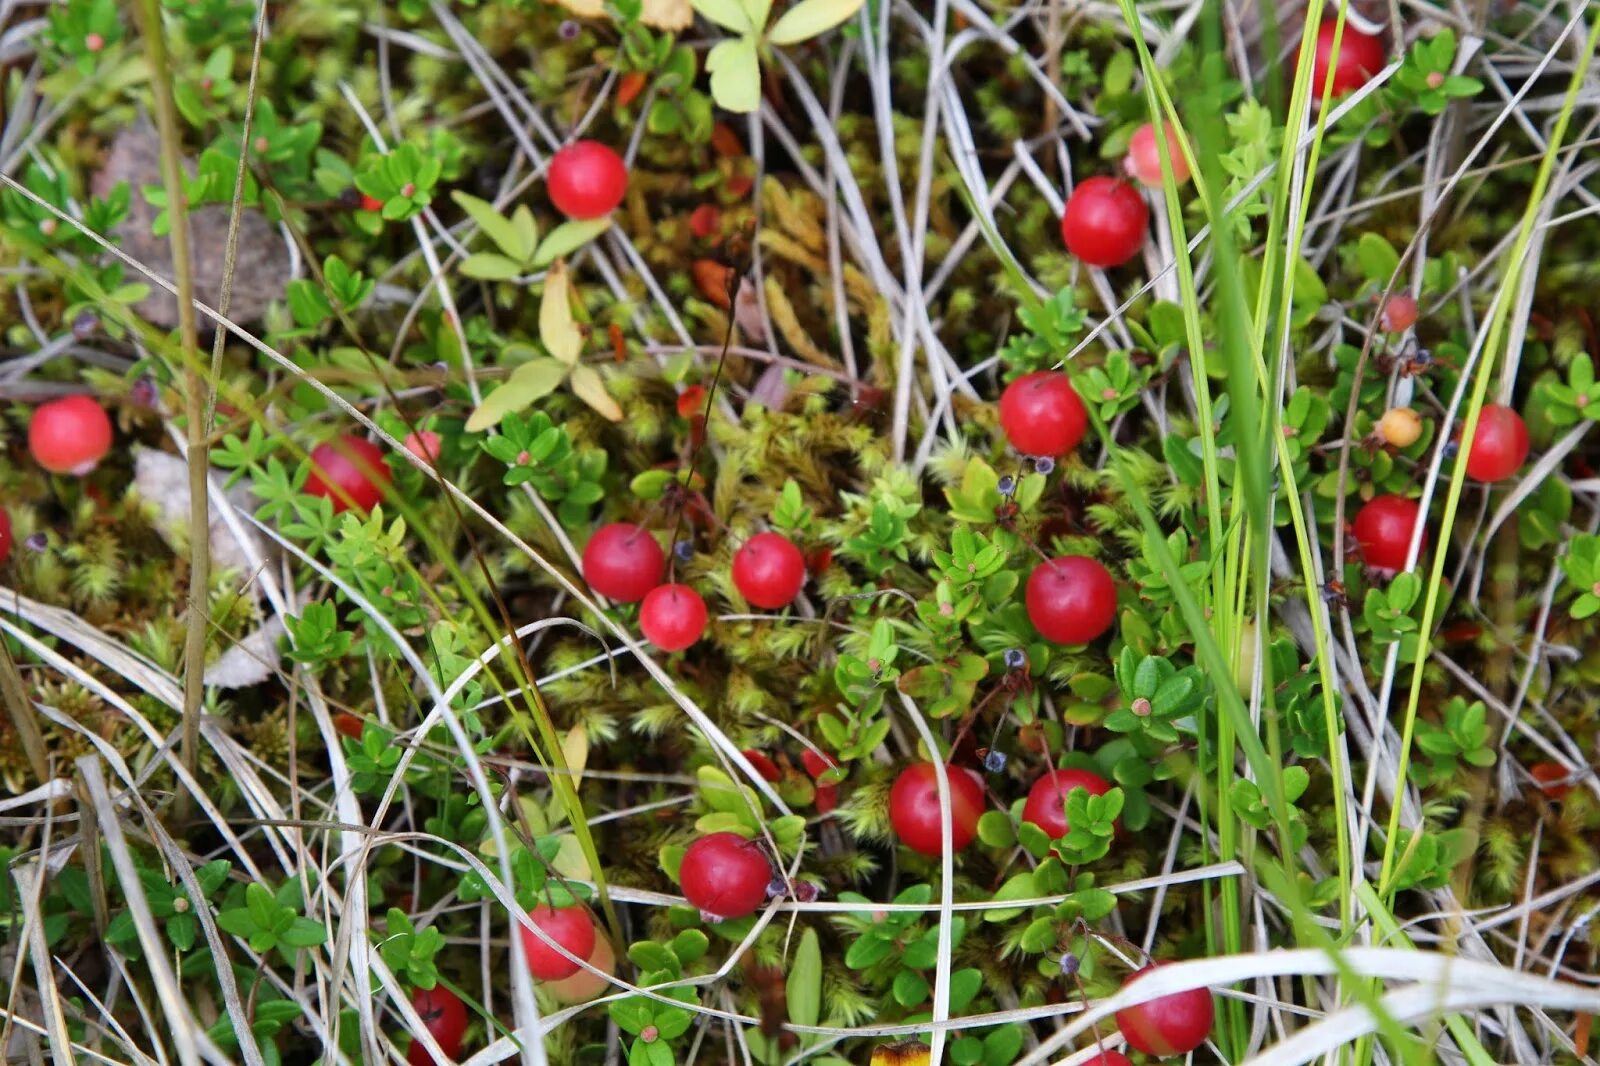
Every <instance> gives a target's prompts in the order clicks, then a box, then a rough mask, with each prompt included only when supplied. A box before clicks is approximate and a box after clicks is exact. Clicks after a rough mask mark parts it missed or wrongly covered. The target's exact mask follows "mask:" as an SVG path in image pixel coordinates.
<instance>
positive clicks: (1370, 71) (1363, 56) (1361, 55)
mask: <svg viewBox="0 0 1600 1066" xmlns="http://www.w3.org/2000/svg"><path fill="white" fill-rule="evenodd" d="M1333 31H1334V20H1333V19H1331V18H1326V19H1323V20H1322V25H1321V26H1319V27H1317V54H1316V58H1315V59H1313V60H1312V63H1311V93H1312V95H1313V96H1315V97H1316V98H1317V99H1318V100H1321V99H1324V94H1323V86H1324V85H1325V84H1326V82H1327V80H1328V64H1329V60H1330V58H1331V57H1332V55H1333ZM1383 59H1384V57H1383V42H1382V41H1380V40H1378V39H1377V38H1376V37H1374V36H1373V35H1372V34H1370V33H1362V32H1361V31H1360V30H1358V29H1356V28H1355V27H1354V26H1352V25H1350V24H1349V23H1348V22H1347V23H1345V27H1344V33H1343V34H1342V35H1341V36H1340V38H1339V59H1338V62H1337V63H1336V64H1335V65H1334V68H1333V85H1332V86H1330V87H1328V90H1327V96H1343V95H1344V94H1345V93H1347V92H1350V91H1351V90H1353V89H1359V88H1361V87H1362V86H1363V85H1365V84H1366V83H1367V82H1368V81H1370V80H1371V79H1372V76H1373V75H1374V74H1376V73H1378V71H1380V70H1382V69H1383Z"/></svg>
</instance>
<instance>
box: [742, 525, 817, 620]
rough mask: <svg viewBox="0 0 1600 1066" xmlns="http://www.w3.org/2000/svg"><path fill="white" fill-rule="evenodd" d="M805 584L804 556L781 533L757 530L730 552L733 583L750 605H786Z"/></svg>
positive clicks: (771, 606) (763, 606)
mask: <svg viewBox="0 0 1600 1066" xmlns="http://www.w3.org/2000/svg"><path fill="white" fill-rule="evenodd" d="M805 583H806V560H805V557H804V556H803V555H801V554H800V549H799V548H796V547H795V546H794V542H793V541H792V540H790V539H789V538H788V537H786V536H784V535H783V534H782V533H757V534H756V535H755V536H753V537H751V538H750V539H749V540H747V541H745V542H744V546H743V547H742V548H740V549H739V550H738V551H737V552H734V554H733V586H734V588H736V589H738V590H739V595H741V596H743V597H744V598H745V599H746V600H749V601H750V603H751V604H752V605H753V606H756V607H761V608H765V609H766V610H769V611H775V610H778V609H779V608H780V607H787V606H789V604H790V603H791V602H793V600H794V598H795V597H796V596H798V595H799V594H800V587H801V586H802V585H804V584H805Z"/></svg>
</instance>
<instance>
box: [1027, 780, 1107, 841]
mask: <svg viewBox="0 0 1600 1066" xmlns="http://www.w3.org/2000/svg"><path fill="white" fill-rule="evenodd" d="M1076 788H1083V789H1088V791H1089V795H1091V796H1103V795H1105V794H1106V793H1107V792H1110V791H1111V782H1110V781H1107V780H1106V779H1105V778H1103V777H1101V776H1100V775H1099V774H1097V773H1095V772H1094V771H1092V770H1047V771H1046V772H1044V773H1042V774H1040V775H1039V780H1037V781H1035V782H1034V783H1033V787H1032V788H1030V789H1028V802H1027V803H1025V804H1023V806H1022V820H1023V821H1024V822H1032V823H1033V824H1034V825H1036V826H1038V827H1039V828H1040V829H1043V830H1044V831H1045V835H1046V836H1048V837H1049V838H1050V839H1051V840H1055V839H1057V838H1058V837H1063V836H1066V835H1067V829H1068V828H1069V826H1068V825H1067V797H1068V796H1070V795H1071V794H1072V790H1073V789H1076Z"/></svg>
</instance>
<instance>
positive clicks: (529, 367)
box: [466, 356, 567, 433]
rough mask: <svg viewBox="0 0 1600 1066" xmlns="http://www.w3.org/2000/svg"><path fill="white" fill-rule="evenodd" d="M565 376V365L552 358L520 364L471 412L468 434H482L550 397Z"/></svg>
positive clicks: (468, 421) (467, 427) (541, 358)
mask: <svg viewBox="0 0 1600 1066" xmlns="http://www.w3.org/2000/svg"><path fill="white" fill-rule="evenodd" d="M566 376H567V367H566V364H564V363H558V362H556V361H555V360H554V359H545V358H544V357H542V356H541V357H540V358H538V359H534V360H532V361H530V362H527V363H523V364H522V365H521V366H519V367H517V368H516V369H515V370H513V371H512V372H511V376H510V377H509V378H506V380H505V382H504V383H502V384H501V386H500V387H499V388H498V389H495V390H494V391H493V392H491V393H490V394H489V395H488V396H486V397H485V398H484V401H483V402H482V403H481V404H479V405H478V409H477V410H476V411H473V412H472V416H471V417H470V418H468V419H467V426H466V429H467V432H468V433H481V432H483V431H484V430H486V429H491V428H493V427H495V426H498V425H499V424H500V420H501V419H503V418H505V416H506V415H510V414H516V413H517V412H519V411H522V410H524V409H525V408H527V407H528V405H530V404H532V403H533V402H534V401H536V400H540V399H543V398H544V397H546V396H548V395H550V393H552V392H554V391H555V388H556V386H557V385H560V384H561V380H562V379H563V378H565V377H566Z"/></svg>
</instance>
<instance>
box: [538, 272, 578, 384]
mask: <svg viewBox="0 0 1600 1066" xmlns="http://www.w3.org/2000/svg"><path fill="white" fill-rule="evenodd" d="M539 339H540V340H541V341H543V342H544V346H545V348H546V349H547V350H548V351H549V352H550V354H551V355H553V356H555V357H556V358H557V359H559V360H561V361H562V362H563V363H565V364H567V365H568V366H572V365H573V364H574V363H576V362H577V361H578V355H579V354H580V353H581V352H582V351H583V331H582V330H580V329H579V328H578V324H577V323H576V322H574V321H573V320H572V282H571V281H570V280H568V278H567V264H566V263H565V261H563V260H560V259H557V260H556V261H555V262H554V263H553V264H551V266H550V272H549V273H548V274H546V275H545V276H544V298H543V299H541V300H540V301H539Z"/></svg>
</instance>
